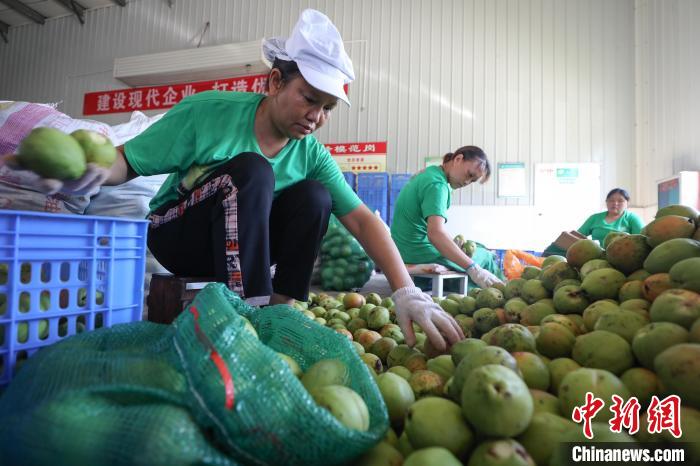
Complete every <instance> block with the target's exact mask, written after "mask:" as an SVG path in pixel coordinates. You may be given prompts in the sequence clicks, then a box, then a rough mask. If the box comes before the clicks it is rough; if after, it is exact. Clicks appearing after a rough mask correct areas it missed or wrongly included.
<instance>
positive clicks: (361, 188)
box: [357, 172, 389, 223]
mask: <svg viewBox="0 0 700 466" xmlns="http://www.w3.org/2000/svg"><path fill="white" fill-rule="evenodd" d="M357 195H358V196H359V197H360V199H362V202H364V203H365V204H366V205H367V207H369V210H371V211H372V212H374V211H379V213H380V215H381V217H382V220H384V221H385V222H387V223H388V222H389V202H388V198H389V174H388V173H384V172H382V173H359V174H358V175H357Z"/></svg>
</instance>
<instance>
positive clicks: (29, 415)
mask: <svg viewBox="0 0 700 466" xmlns="http://www.w3.org/2000/svg"><path fill="white" fill-rule="evenodd" d="M351 345H352V344H351V343H350V342H349V341H348V340H347V339H346V338H345V337H343V336H341V335H339V334H337V333H335V332H333V331H332V330H331V329H327V328H323V327H321V326H319V325H318V324H317V323H315V322H313V321H310V320H309V319H307V318H306V317H304V316H303V315H302V314H301V313H299V312H298V311H295V310H293V309H292V308H289V307H287V306H268V307H265V308H262V309H257V308H252V307H250V306H248V305H247V304H246V303H245V302H244V301H242V300H241V299H240V298H238V296H236V295H235V294H233V293H232V292H230V291H229V290H228V289H227V288H226V287H225V286H224V285H223V284H210V285H208V286H207V287H206V288H205V289H204V290H202V291H201V292H200V293H199V294H198V295H197V297H196V298H195V300H194V301H193V302H192V304H191V305H190V306H189V307H188V308H187V309H186V310H185V311H184V312H183V313H182V314H181V315H180V316H179V317H178V318H177V319H176V321H175V322H174V323H173V325H161V324H154V323H151V322H136V323H132V324H123V325H117V326H114V327H111V328H104V329H99V330H96V331H93V332H88V333H83V334H80V335H76V336H73V337H70V338H67V339H66V340H64V341H62V342H60V343H57V344H55V345H53V346H50V347H47V348H45V349H43V350H41V351H40V352H39V353H38V354H36V355H35V356H33V357H32V358H30V359H29V360H28V361H27V362H26V363H25V365H24V366H23V368H22V370H21V371H19V372H18V374H17V376H16V378H15V379H14V380H13V382H12V384H10V385H9V386H8V387H7V389H6V391H5V393H4V394H3V395H2V397H1V398H0V464H22V465H45V464H51V465H55V466H62V465H66V466H68V465H71V466H73V465H77V464H110V465H141V464H143V465H145V464H149V465H154V464H163V465H168V466H171V465H191V464H197V465H236V464H285V465H294V464H298V465H302V464H303V465H314V464H317V465H322V464H323V465H326V464H342V463H345V462H347V461H349V460H351V459H353V458H354V457H356V456H358V455H359V454H361V453H362V452H364V451H365V450H367V449H368V448H370V447H371V446H372V445H374V444H375V443H377V442H378V441H379V440H380V439H381V438H382V437H383V435H384V433H385V432H386V430H387V428H388V419H387V414H386V407H385V405H384V402H383V400H382V397H381V395H380V393H379V390H378V389H377V386H376V384H375V383H374V381H373V379H372V376H371V375H370V373H369V369H368V368H367V366H366V365H365V364H364V363H363V362H362V361H361V360H360V359H359V356H357V354H356V352H355V350H354V349H353V348H352V346H351ZM318 364H321V365H324V369H323V370H322V371H315V370H314V366H316V365H318ZM329 367H331V368H332V369H333V370H328V368H329ZM302 374H303V375H302ZM319 374H321V375H319ZM300 377H301V380H300Z"/></svg>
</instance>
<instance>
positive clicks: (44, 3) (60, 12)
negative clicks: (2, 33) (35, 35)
mask: <svg viewBox="0 0 700 466" xmlns="http://www.w3.org/2000/svg"><path fill="white" fill-rule="evenodd" d="M20 2H21V3H24V4H25V5H27V6H28V7H30V8H31V9H33V10H35V11H36V12H38V13H40V14H41V15H43V16H45V17H46V18H47V19H50V18H58V17H61V16H68V15H74V13H73V12H72V11H71V10H70V9H68V8H66V7H65V6H63V4H62V3H61V2H59V1H56V0H20ZM76 3H78V4H79V5H81V6H82V7H84V8H85V9H86V10H91V9H94V8H102V7H106V6H116V5H117V3H116V2H114V1H112V0H76ZM75 20H76V21H78V18H77V17H76V19H75ZM0 21H2V22H3V23H5V24H7V25H9V26H10V27H12V26H21V25H23V24H31V23H34V21H32V20H31V19H29V18H27V17H26V16H24V15H22V14H20V13H18V12H17V11H15V10H13V9H12V8H10V7H9V6H7V4H5V3H4V2H3V1H2V0H0Z"/></svg>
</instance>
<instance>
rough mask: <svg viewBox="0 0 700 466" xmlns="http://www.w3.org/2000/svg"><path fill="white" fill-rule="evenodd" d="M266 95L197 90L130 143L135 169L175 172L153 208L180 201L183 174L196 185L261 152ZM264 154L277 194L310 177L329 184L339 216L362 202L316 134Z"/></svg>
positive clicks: (143, 172)
mask: <svg viewBox="0 0 700 466" xmlns="http://www.w3.org/2000/svg"><path fill="white" fill-rule="evenodd" d="M264 97H265V96H263V95H262V94H255V93H246V92H222V91H207V92H201V93H198V94H194V95H192V96H189V97H187V98H185V99H183V100H182V101H180V102H179V103H178V104H177V105H175V106H174V107H173V108H172V109H170V111H168V113H166V114H165V116H164V117H163V118H162V119H160V120H159V121H158V122H156V123H154V124H153V125H152V126H150V127H149V128H148V129H147V130H146V131H144V132H143V133H141V134H140V135H139V136H137V137H135V138H134V139H132V140H130V141H129V142H127V143H126V145H125V148H124V152H125V156H126V158H127V160H128V162H129V164H130V165H131V167H132V168H133V169H134V171H135V172H136V173H138V174H139V175H142V176H149V175H157V174H163V173H171V175H170V176H169V177H168V179H167V180H166V181H165V183H164V184H163V186H162V187H161V188H160V190H159V191H158V193H157V194H156V196H155V197H154V198H153V199H152V200H151V203H150V208H151V211H154V210H156V209H157V208H159V207H161V206H163V205H165V204H166V203H168V202H171V201H174V200H176V199H177V198H178V194H177V187H178V186H179V184H180V182H181V181H183V179H184V181H185V185H187V186H188V187H192V186H193V185H194V183H195V182H196V181H197V180H198V179H201V178H202V176H204V175H206V173H209V172H211V170H212V169H213V168H214V167H216V166H217V165H220V164H221V163H223V162H226V161H228V160H230V159H232V158H233V157H235V156H236V155H238V154H241V153H243V152H254V153H258V154H261V155H262V150H260V146H259V145H258V141H257V139H256V138H255V132H254V131H253V122H254V120H255V111H256V110H257V108H258V105H259V104H260V102H261V101H262V99H263V98H264ZM265 159H266V160H267V161H268V162H269V163H270V165H271V166H272V171H273V173H274V175H275V195H277V194H279V192H280V191H282V190H284V189H286V188H288V187H290V186H291V185H293V184H295V183H298V182H299V181H302V180H306V179H312V180H317V181H319V182H320V183H321V184H323V186H325V188H326V189H328V192H329V193H330V195H331V199H332V201H333V204H332V210H333V213H334V214H335V215H336V216H339V217H340V216H343V215H345V214H348V213H350V211H352V210H353V209H355V208H356V207H357V206H359V205H360V204H361V203H362V201H361V200H360V198H359V197H357V194H355V193H354V192H353V190H352V188H351V187H350V185H348V183H347V182H346V181H345V178H344V177H343V174H342V172H341V171H340V168H339V167H338V165H337V164H336V163H335V161H334V160H333V158H332V157H331V155H330V153H329V152H328V150H327V149H326V148H325V147H324V146H323V144H321V143H320V142H318V141H317V140H316V138H315V137H313V136H306V137H305V138H303V139H300V140H297V139H290V140H289V142H288V143H287V145H286V146H284V148H282V150H281V151H280V152H279V153H278V154H277V155H276V156H275V157H273V158H268V157H265Z"/></svg>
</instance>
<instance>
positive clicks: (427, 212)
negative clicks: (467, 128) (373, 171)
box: [391, 146, 502, 288]
mask: <svg viewBox="0 0 700 466" xmlns="http://www.w3.org/2000/svg"><path fill="white" fill-rule="evenodd" d="M490 175H491V167H490V165H489V161H488V158H487V157H486V154H485V153H484V151H483V150H481V149H480V148H479V147H476V146H464V147H460V148H459V149H457V150H456V151H454V152H450V153H447V154H445V156H444V157H443V159H442V164H441V165H439V166H430V167H427V168H426V169H425V170H423V171H422V172H421V173H419V174H417V175H416V176H414V177H413V178H411V180H410V181H409V182H408V183H407V184H406V185H405V186H404V187H403V188H402V189H401V192H400V193H399V197H398V199H397V200H396V204H395V206H394V219H393V221H392V223H391V237H392V238H393V239H394V242H395V243H396V246H397V247H398V249H399V252H400V253H401V258H402V259H403V261H404V263H406V264H432V263H437V264H442V265H445V266H446V267H448V268H450V269H452V270H456V271H461V272H464V271H466V272H467V274H469V278H471V279H472V281H473V282H474V283H476V284H477V285H478V286H480V287H482V288H486V287H489V286H493V285H494V284H496V283H502V282H501V280H500V279H499V278H498V277H496V276H495V275H493V274H492V273H491V272H489V271H488V270H485V269H483V268H481V267H480V266H479V265H478V264H477V263H476V262H475V261H473V260H472V259H471V258H470V257H469V256H467V255H466V254H465V253H464V251H462V250H461V249H460V248H459V247H458V246H457V245H456V244H455V243H454V241H452V239H451V238H450V235H449V234H448V233H447V230H446V229H445V223H446V222H447V210H448V209H449V207H450V200H451V196H452V190H453V189H460V188H463V187H465V186H467V185H469V184H470V183H472V182H474V181H478V180H481V182H482V183H484V182H486V180H488V179H489V176H490Z"/></svg>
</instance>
